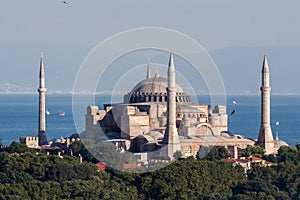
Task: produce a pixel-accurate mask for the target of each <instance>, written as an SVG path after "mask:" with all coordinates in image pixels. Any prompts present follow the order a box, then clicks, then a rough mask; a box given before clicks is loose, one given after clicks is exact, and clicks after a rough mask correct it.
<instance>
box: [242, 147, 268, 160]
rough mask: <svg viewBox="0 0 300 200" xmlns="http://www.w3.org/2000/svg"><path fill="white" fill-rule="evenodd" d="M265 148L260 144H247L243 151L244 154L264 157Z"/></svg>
mask: <svg viewBox="0 0 300 200" xmlns="http://www.w3.org/2000/svg"><path fill="white" fill-rule="evenodd" d="M265 152H266V151H265V150H264V149H263V148H261V147H260V146H247V148H246V149H245V150H244V152H243V153H242V155H243V156H255V157H258V158H262V157H263V155H264V154H265Z"/></svg>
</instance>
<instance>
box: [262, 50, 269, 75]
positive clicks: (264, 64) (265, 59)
mask: <svg viewBox="0 0 300 200" xmlns="http://www.w3.org/2000/svg"><path fill="white" fill-rule="evenodd" d="M262 73H270V71H269V65H268V60H267V55H266V54H265V55H264V61H263V66H262Z"/></svg>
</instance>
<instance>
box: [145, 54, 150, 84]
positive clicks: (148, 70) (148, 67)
mask: <svg viewBox="0 0 300 200" xmlns="http://www.w3.org/2000/svg"><path fill="white" fill-rule="evenodd" d="M150 76H151V75H150V57H148V66H147V76H146V79H148V78H150Z"/></svg>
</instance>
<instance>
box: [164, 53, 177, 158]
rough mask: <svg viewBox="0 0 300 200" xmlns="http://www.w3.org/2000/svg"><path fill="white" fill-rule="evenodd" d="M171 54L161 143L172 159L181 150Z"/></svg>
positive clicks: (171, 55) (171, 56)
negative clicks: (165, 120)
mask: <svg viewBox="0 0 300 200" xmlns="http://www.w3.org/2000/svg"><path fill="white" fill-rule="evenodd" d="M175 75H176V74H175V66H174V60H173V54H172V52H170V59H169V67H168V88H167V95H168V102H167V104H168V106H167V111H168V112H167V127H166V131H165V136H164V139H163V143H164V144H166V146H165V148H166V154H167V155H168V156H169V157H170V158H171V159H173V154H174V153H175V152H176V151H180V150H181V146H180V142H179V136H178V132H177V128H176V80H175Z"/></svg>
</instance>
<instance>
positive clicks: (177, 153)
mask: <svg viewBox="0 0 300 200" xmlns="http://www.w3.org/2000/svg"><path fill="white" fill-rule="evenodd" d="M181 156H182V153H181V151H176V152H175V153H174V154H173V158H175V159H178V158H181Z"/></svg>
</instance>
